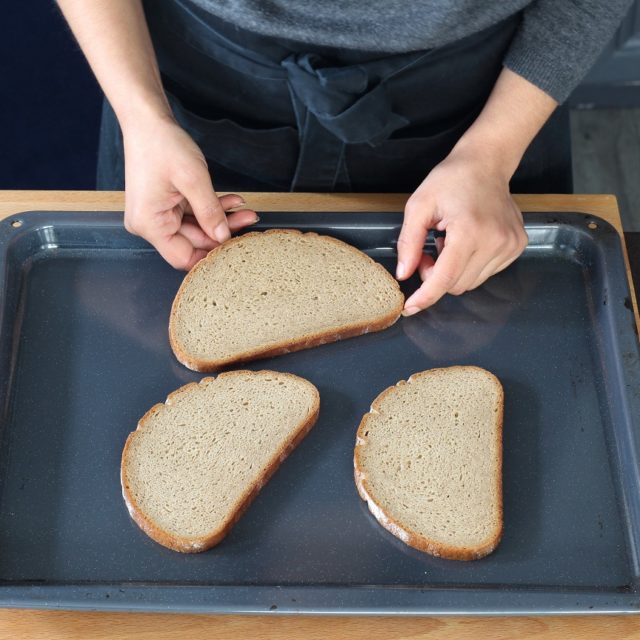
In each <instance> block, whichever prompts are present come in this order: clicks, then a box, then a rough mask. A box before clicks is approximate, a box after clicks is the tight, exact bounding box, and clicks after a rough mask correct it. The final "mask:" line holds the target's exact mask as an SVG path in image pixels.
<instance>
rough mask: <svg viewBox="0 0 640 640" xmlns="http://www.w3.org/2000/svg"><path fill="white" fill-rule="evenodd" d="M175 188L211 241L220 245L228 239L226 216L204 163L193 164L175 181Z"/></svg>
mask: <svg viewBox="0 0 640 640" xmlns="http://www.w3.org/2000/svg"><path fill="white" fill-rule="evenodd" d="M175 187H176V189H178V191H180V193H182V195H183V196H184V197H185V198H186V199H187V201H188V202H189V204H190V205H191V209H192V211H193V215H194V216H195V218H196V220H197V221H198V224H199V225H200V227H201V228H202V230H203V231H204V232H205V233H206V234H207V235H208V236H209V237H210V238H211V239H212V240H216V241H217V242H220V243H222V242H224V241H225V240H228V239H229V237H230V236H231V234H230V232H229V224H228V222H227V216H226V214H225V211H224V208H223V206H222V205H221V204H220V200H218V196H217V195H216V192H215V191H214V190H213V184H212V183H211V176H210V175H209V171H208V170H207V167H206V165H205V164H204V163H202V164H200V163H194V168H193V169H192V171H191V172H190V173H189V174H188V175H185V176H183V177H181V178H180V179H179V180H177V181H176V182H175Z"/></svg>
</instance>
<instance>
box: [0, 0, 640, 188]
mask: <svg viewBox="0 0 640 640" xmlns="http://www.w3.org/2000/svg"><path fill="white" fill-rule="evenodd" d="M88 1H90V0H88ZM639 5H640V0H637V2H636V3H635V5H634V7H632V9H631V11H630V12H629V16H628V17H627V19H626V20H625V22H624V23H623V25H622V27H621V29H620V30H619V31H618V33H617V34H616V38H614V40H613V41H612V43H611V45H610V46H609V47H608V49H607V51H606V52H605V54H604V55H603V57H602V59H601V61H600V63H599V64H598V65H597V66H596V68H595V69H594V70H593V72H592V73H591V74H590V76H589V78H588V79H587V80H586V81H585V82H584V83H583V84H582V85H581V86H580V87H579V88H578V90H577V91H576V92H575V93H574V96H573V98H572V105H573V106H577V107H583V108H584V107H588V108H593V107H598V108H602V107H617V108H619V107H633V106H640V83H639V82H638V80H640V10H639V9H638V7H639ZM0 87H1V89H0V101H1V102H0V189H93V188H95V162H96V150H97V142H98V129H99V121H100V103H101V93H100V90H99V87H98V86H97V84H96V82H95V80H94V79H93V76H92V75H91V72H90V70H89V67H88V65H87V63H86V62H85V60H84V58H83V56H82V53H81V52H80V50H79V48H78V46H77V45H76V43H75V41H74V40H73V37H72V36H71V33H70V31H69V29H68V27H67V26H66V23H65V22H64V20H63V18H62V16H61V15H60V12H59V10H58V8H57V6H56V4H55V2H53V0H9V1H6V2H3V6H2V21H1V22H0ZM607 120H610V117H609V115H608V114H607ZM608 124H610V123H608ZM608 128H609V127H608ZM591 129H592V127H590V130H591ZM625 131H626V129H625ZM589 135H591V133H590V134H589ZM624 137H628V136H627V134H624ZM575 156H576V154H575V153H574V158H575ZM590 182H593V179H592V180H591V181H590ZM576 189H579V183H577V184H576ZM606 190H608V191H614V192H616V191H620V190H619V189H615V185H613V186H612V187H610V188H608V189H606Z"/></svg>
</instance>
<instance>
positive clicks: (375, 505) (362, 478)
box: [353, 366, 504, 560]
mask: <svg viewBox="0 0 640 640" xmlns="http://www.w3.org/2000/svg"><path fill="white" fill-rule="evenodd" d="M451 369H463V370H466V371H468V370H470V369H474V370H479V371H481V372H482V373H483V374H485V375H487V376H489V377H490V378H491V379H492V382H494V384H495V386H496V391H497V392H498V406H499V410H498V415H499V418H498V423H497V425H496V427H497V428H496V436H497V445H498V446H497V452H498V453H497V460H496V466H497V473H496V487H495V491H496V496H497V499H498V526H497V528H496V530H495V531H493V532H492V534H490V535H489V536H488V537H487V539H486V540H485V541H483V542H482V543H481V544H479V545H477V546H475V547H468V546H454V545H448V544H445V543H442V542H439V541H437V540H432V539H430V538H427V537H425V536H422V535H421V534H419V533H417V532H416V531H413V530H412V529H410V528H408V527H406V526H404V525H403V524H401V523H400V522H398V521H397V520H396V519H394V518H392V517H391V516H390V515H389V514H388V513H386V512H385V511H384V508H383V507H382V505H381V504H380V502H379V501H378V500H377V499H376V496H375V495H374V493H373V492H372V491H371V487H370V485H369V483H368V482H367V476H366V473H365V471H364V470H363V464H362V460H361V449H362V447H363V446H366V436H365V435H364V433H365V431H366V429H367V423H368V421H369V419H370V417H371V415H372V414H373V413H375V412H377V411H378V408H379V407H380V404H381V403H382V401H383V400H384V398H385V397H386V396H387V395H388V394H390V393H392V392H393V391H394V389H395V388H396V387H397V386H400V385H403V384H408V383H411V381H412V380H415V379H416V378H421V377H425V376H427V375H433V374H437V373H438V372H440V371H446V370H451ZM503 420H504V390H503V388H502V384H501V383H500V381H499V380H498V378H497V377H496V376H495V375H493V374H492V373H491V372H489V371H487V370H486V369H482V368H480V367H474V366H455V367H447V368H438V369H429V370H427V371H422V372H420V373H415V374H413V375H412V376H411V377H410V378H409V379H408V380H407V381H406V382H405V381H404V380H401V381H400V382H398V383H397V384H395V385H393V386H392V387H388V388H387V389H385V390H384V391H382V393H380V394H379V395H378V396H377V397H376V399H375V400H374V401H373V403H372V404H371V411H369V412H368V413H366V414H365V415H364V416H363V418H362V420H361V422H360V425H359V426H358V430H357V433H356V444H355V448H354V454H353V471H354V480H355V484H356V488H357V490H358V494H359V495H360V497H361V498H362V499H363V500H364V501H365V502H366V503H367V506H368V508H369V511H370V512H371V513H372V515H373V516H374V517H375V518H376V520H377V521H378V522H379V523H380V524H381V525H382V526H383V527H384V528H385V529H386V530H387V531H389V533H391V534H393V535H394V536H396V537H397V538H399V539H400V540H402V541H403V542H404V543H405V544H407V545H409V546H410V547H413V548H414V549H418V550H419V551H423V552H425V553H428V554H430V555H432V556H437V557H440V558H447V559H449V560H478V559H480V558H483V557H484V556H486V555H488V554H490V553H491V552H492V551H494V549H495V548H496V547H497V546H498V543H499V542H500V539H501V538H502V533H503V529H504V508H503V496H502V431H503Z"/></svg>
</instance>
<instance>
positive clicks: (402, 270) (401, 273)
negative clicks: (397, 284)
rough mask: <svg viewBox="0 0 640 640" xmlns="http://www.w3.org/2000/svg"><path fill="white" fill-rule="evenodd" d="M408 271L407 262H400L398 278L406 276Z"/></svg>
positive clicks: (397, 272) (397, 271)
mask: <svg viewBox="0 0 640 640" xmlns="http://www.w3.org/2000/svg"><path fill="white" fill-rule="evenodd" d="M406 272H407V267H406V265H405V263H404V262H398V266H397V267H396V278H404V276H405V273H406Z"/></svg>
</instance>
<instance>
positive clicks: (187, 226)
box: [178, 218, 220, 251]
mask: <svg viewBox="0 0 640 640" xmlns="http://www.w3.org/2000/svg"><path fill="white" fill-rule="evenodd" d="M192 220H193V218H192ZM178 233H180V234H181V235H183V236H184V237H185V238H186V239H187V240H188V241H189V242H190V243H191V245H192V246H193V247H194V248H196V249H205V250H206V251H211V249H213V248H214V247H217V246H218V245H219V244H220V243H219V242H216V241H215V240H212V239H211V238H210V237H209V236H208V235H207V234H206V233H205V232H204V231H203V230H202V229H201V228H200V225H198V224H196V223H195V221H194V222H191V221H190V220H189V219H188V218H184V219H183V221H182V224H181V225H180V231H179V232H178Z"/></svg>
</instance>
